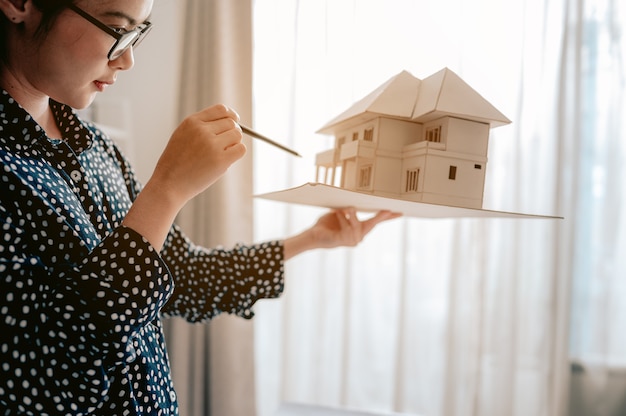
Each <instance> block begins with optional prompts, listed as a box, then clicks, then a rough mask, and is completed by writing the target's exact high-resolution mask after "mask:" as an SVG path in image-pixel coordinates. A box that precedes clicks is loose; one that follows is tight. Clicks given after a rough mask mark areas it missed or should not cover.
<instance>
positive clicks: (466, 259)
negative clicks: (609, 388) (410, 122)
mask: <svg viewBox="0 0 626 416" xmlns="http://www.w3.org/2000/svg"><path fill="white" fill-rule="evenodd" d="M486 11H488V12H486ZM295 22H297V25H296V24H295ZM620 28H621V29H620ZM625 29H626V19H625V18H624V6H623V5H622V4H621V3H620V2H619V1H615V0H594V1H588V0H524V1H520V2H515V3H504V2H501V1H498V0H479V1H478V2H471V3H468V2H463V1H460V0H444V1H436V2H435V1H414V0H411V1H407V0H386V1H376V0H359V1H353V0H332V1H330V0H328V1H320V0H299V1H297V2H294V1H292V0H283V1H280V0H256V1H255V42H256V47H255V121H256V123H257V125H258V126H260V127H259V128H261V129H263V131H269V132H277V134H280V135H282V137H285V138H286V139H288V140H291V141H292V142H291V144H292V145H293V146H295V147H296V148H300V149H301V150H303V151H302V153H304V154H305V162H307V163H295V162H293V161H291V160H285V161H283V160H282V159H281V160H280V161H278V159H277V158H276V157H274V156H273V154H271V153H269V152H266V151H265V149H260V148H259V149H257V152H256V159H255V164H256V167H255V188H256V191H255V192H263V191H269V190H276V189H282V188H286V187H291V186H297V185H300V184H302V183H304V182H309V181H312V180H314V178H315V177H314V174H315V173H314V164H315V161H314V159H313V155H314V154H315V153H316V152H319V151H321V150H325V149H328V148H329V147H330V146H332V141H331V140H330V139H329V138H325V137H322V136H317V135H315V133H314V132H315V131H316V130H317V129H318V128H319V127H321V126H322V125H323V124H324V123H325V122H326V121H328V120H330V119H332V118H333V117H335V116H336V115H337V114H339V113H340V112H341V111H343V110H344V109H346V108H347V107H348V106H350V105H351V104H352V103H353V102H355V101H356V100H358V99H360V98H362V97H363V96H365V95H366V94H367V93H369V92H371V91H372V90H373V89H374V88H375V87H377V86H379V85H380V84H381V83H382V82H384V81H386V80H387V79H388V78H389V77H391V76H392V75H395V74H396V73H398V72H399V71H401V70H403V69H407V70H409V71H411V72H412V73H414V74H415V75H416V76H418V77H425V76H428V75H430V74H432V73H434V72H435V71H437V70H439V69H441V68H442V67H449V68H450V69H452V70H454V71H455V72H457V73H458V74H459V75H460V76H461V77H462V78H463V79H465V80H466V81H467V82H468V83H469V84H470V85H472V86H473V87H474V88H475V89H476V90H477V91H479V93H481V95H483V96H484V97H485V98H487V99H488V100H490V101H491V102H492V103H493V104H494V105H495V106H496V107H498V108H499V109H500V110H501V111H502V112H503V113H504V114H506V115H507V116H508V117H509V118H510V119H512V120H513V123H512V124H511V125H510V126H505V127H499V128H497V129H494V130H492V135H491V139H490V145H489V163H488V167H487V169H488V170H487V172H488V174H487V178H488V179H487V183H486V186H485V198H484V206H485V207H486V208H490V209H500V210H509V211H518V212H529V213H539V214H542V213H543V214H557V215H563V216H564V217H565V219H564V220H560V221H543V220H537V221H535V220H530V221H527V220H472V219H463V220H436V221H428V220H418V219H400V220H396V221H395V222H392V223H388V224H384V225H382V226H381V227H379V228H377V229H375V230H374V232H373V234H372V235H370V236H368V238H367V239H366V241H364V243H363V244H362V245H361V246H359V247H357V248H354V249H346V250H338V251H334V252H332V253H328V252H319V253H311V254H307V255H305V256H303V257H302V258H298V259H294V260H293V261H292V262H290V264H289V265H288V269H287V273H288V282H287V285H288V286H287V290H286V293H285V296H284V299H282V300H281V301H278V302H276V303H271V304H270V303H268V304H263V305H259V306H260V307H259V309H258V311H257V317H256V318H255V319H256V339H255V342H256V345H257V347H256V355H257V361H256V365H257V368H258V370H257V378H258V381H257V385H258V389H259V395H258V401H259V414H260V415H261V416H270V415H272V412H273V409H275V408H276V406H277V405H278V403H280V402H282V401H301V402H308V403H317V404H325V405H329V406H342V407H358V408H364V409H369V410H382V411H391V410H394V411H401V412H407V413H411V414H419V415H429V416H430V415H436V416H440V415H442V416H443V415H445V416H465V415H468V416H478V415H494V416H496V415H497V416H500V415H509V416H516V415H519V416H521V415H524V416H525V415H536V416H542V415H543V416H562V415H566V414H570V413H568V412H570V411H572V409H569V410H568V406H569V397H568V396H569V389H570V358H571V357H570V355H572V356H574V357H580V358H581V359H583V361H585V360H586V361H589V360H591V359H592V358H593V357H594V356H595V357H599V358H600V359H599V362H598V360H596V363H597V364H598V365H600V366H601V368H603V369H605V370H606V369H607V368H608V367H607V366H606V364H607V362H608V361H610V360H616V361H619V360H624V358H626V356H625V355H624V354H623V351H624V350H626V348H623V346H624V342H625V341H626V337H624V336H622V335H621V334H623V333H624V332H623V331H621V330H620V329H619V328H620V326H619V325H620V324H623V322H624V316H626V314H625V311H624V308H623V307H620V306H619V305H621V304H623V302H621V303H620V302H617V299H619V298H623V295H625V294H626V292H625V290H624V286H625V285H624V284H623V281H624V279H623V273H624V271H625V270H626V269H625V265H624V261H623V258H624V256H619V255H617V254H618V253H623V252H624V249H625V248H626V247H624V241H625V236H626V234H625V230H624V223H625V221H624V212H626V210H624V196H623V195H624V193H623V184H624V178H625V177H626V176H625V172H624V168H623V166H624V165H625V164H624V162H625V154H624V147H625V146H624V140H623V138H624V120H625V117H624V73H625V72H624V66H623V62H624V60H623V57H624V40H623V33H624V32H625V31H626V30H625ZM308 155H311V156H308ZM270 166H271V167H272V168H271V169H270V168H269V167H270ZM255 207H256V212H257V213H258V215H260V216H265V215H270V213H275V214H280V216H279V219H277V221H276V222H275V223H273V224H269V223H262V224H257V225H256V233H257V236H258V237H260V238H263V237H264V236H266V235H267V236H269V235H273V234H275V233H276V232H277V231H276V230H281V231H283V232H290V231H294V230H297V229H299V228H301V227H303V226H304V224H305V222H304V221H305V219H309V218H310V215H312V214H313V213H317V212H318V211H316V210H314V209H311V208H303V207H294V206H280V205H278V206H277V205H276V203H270V202H264V201H258V202H256V203H255ZM570 306H571V308H572V309H571V311H573V313H571V311H570ZM570 318H571V319H572V320H570ZM570 322H571V323H572V327H571V328H572V330H571V331H570ZM620 346H621V352H619V351H620V350H619V348H620ZM570 351H571V352H570ZM622 362H623V361H622ZM606 374H608V373H605V375H606ZM604 379H605V380H608V378H606V377H605V378H604ZM574 394H576V393H574ZM613 399H615V396H613ZM596 406H597V402H596ZM590 411H598V409H595V410H590ZM572 414H573V413H572Z"/></svg>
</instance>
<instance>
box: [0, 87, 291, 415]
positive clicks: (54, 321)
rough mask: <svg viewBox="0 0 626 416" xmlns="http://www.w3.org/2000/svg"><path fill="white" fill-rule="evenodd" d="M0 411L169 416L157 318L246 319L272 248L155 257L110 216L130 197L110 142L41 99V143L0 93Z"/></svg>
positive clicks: (189, 247) (175, 247) (128, 178)
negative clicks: (48, 117) (53, 125)
mask: <svg viewBox="0 0 626 416" xmlns="http://www.w3.org/2000/svg"><path fill="white" fill-rule="evenodd" d="M0 92H1V94H0V166H1V171H0V227H2V242H0V414H29V415H86V414H90V415H107V416H110V415H176V414H178V406H177V403H176V394H175V392H174V388H173V386H172V381H171V378H170V371H169V363H168V358H167V353H166V351H165V344H164V336H163V330H162V324H161V320H160V318H161V316H162V315H165V316H181V317H184V318H185V319H187V320H188V321H190V322H203V321H206V320H209V319H211V318H212V317H214V316H216V315H218V314H220V313H224V312H226V313H232V314H237V315H239V316H241V317H244V318H251V317H252V315H253V313H252V309H251V308H252V305H253V304H254V303H255V302H256V300H258V299H261V298H271V297H276V296H279V295H280V293H281V292H282V290H283V257H282V256H283V254H282V253H283V249H282V244H281V242H279V241H274V242H267V243H263V244H258V245H253V246H243V245H238V246H236V247H235V248H233V249H232V250H225V249H222V248H217V249H213V250H209V249H206V248H203V247H199V246H196V245H194V244H192V243H191V241H189V239H188V238H187V237H186V236H185V235H184V234H183V233H182V232H181V231H180V229H179V228H178V227H176V226H173V227H172V229H171V231H170V234H169V236H168V238H167V241H166V243H165V245H164V248H163V250H162V251H161V253H160V254H159V253H157V252H155V250H154V249H153V248H152V246H150V245H149V244H148V242H147V241H146V240H145V239H144V238H143V237H142V236H141V235H139V234H137V233H136V232H134V231H133V230H131V229H129V228H126V227H123V226H121V225H120V224H121V221H122V219H123V218H124V215H125V214H126V212H127V211H128V209H129V207H130V205H131V204H132V201H133V200H134V198H135V197H136V196H137V194H138V193H139V191H140V189H141V188H140V185H139V184H138V183H137V181H136V180H135V177H134V174H133V171H132V169H131V168H130V167H129V165H128V163H127V161H126V160H125V159H124V158H123V156H122V155H121V154H120V152H119V150H118V149H117V148H116V147H115V146H114V145H113V143H112V142H111V141H110V140H109V139H108V138H107V137H105V136H104V135H103V134H102V133H101V132H100V131H98V130H97V129H96V128H95V127H94V126H93V125H90V124H84V123H83V122H81V121H80V120H79V119H78V117H76V115H75V114H74V113H73V112H72V110H71V109H70V108H68V107H67V106H64V105H61V104H58V103H55V102H51V108H52V109H53V111H54V113H55V117H56V118H57V121H58V123H59V126H60V128H61V131H62V132H64V137H65V138H66V140H51V139H48V138H47V137H46V136H45V134H44V133H43V131H42V129H41V128H40V127H39V126H38V125H37V123H35V122H34V120H32V118H31V117H30V116H29V115H28V114H27V113H26V112H25V111H24V110H23V109H22V108H21V107H20V106H19V105H18V104H17V103H16V102H15V101H14V100H13V99H12V98H11V97H10V96H9V95H8V94H7V93H6V92H5V91H2V90H0Z"/></svg>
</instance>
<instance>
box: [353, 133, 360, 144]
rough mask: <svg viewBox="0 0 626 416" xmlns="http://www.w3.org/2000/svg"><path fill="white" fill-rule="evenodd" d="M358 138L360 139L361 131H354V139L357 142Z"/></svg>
mask: <svg viewBox="0 0 626 416" xmlns="http://www.w3.org/2000/svg"><path fill="white" fill-rule="evenodd" d="M357 140H359V132H358V131H355V132H354V133H352V141H353V142H356V141H357Z"/></svg>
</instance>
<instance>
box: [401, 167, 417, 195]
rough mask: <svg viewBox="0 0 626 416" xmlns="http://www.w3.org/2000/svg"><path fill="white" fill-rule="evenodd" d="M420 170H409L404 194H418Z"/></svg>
mask: <svg viewBox="0 0 626 416" xmlns="http://www.w3.org/2000/svg"><path fill="white" fill-rule="evenodd" d="M419 178H420V170H419V169H417V168H416V169H409V170H407V171H406V184H405V186H404V192H417V184H418V183H419Z"/></svg>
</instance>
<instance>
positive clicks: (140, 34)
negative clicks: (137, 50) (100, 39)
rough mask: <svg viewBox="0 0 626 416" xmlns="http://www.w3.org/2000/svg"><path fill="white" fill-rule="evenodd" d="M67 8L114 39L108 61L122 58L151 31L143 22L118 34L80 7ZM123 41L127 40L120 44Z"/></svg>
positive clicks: (149, 26)
mask: <svg viewBox="0 0 626 416" xmlns="http://www.w3.org/2000/svg"><path fill="white" fill-rule="evenodd" d="M68 8H69V9H70V10H72V11H73V12H76V13H77V14H78V15H80V16H81V17H82V18H84V19H85V20H87V21H89V22H90V23H92V24H93V25H95V26H97V27H98V28H99V29H101V30H102V31H103V32H105V33H107V34H108V35H110V36H112V37H113V38H114V39H115V43H114V44H113V46H111V49H110V50H109V53H108V54H107V58H108V59H109V61H113V60H115V59H117V58H119V57H120V56H122V55H123V54H124V52H126V51H127V50H128V48H130V47H136V46H137V45H139V43H140V42H141V41H142V40H143V38H145V37H146V35H147V34H148V32H150V29H152V23H151V22H145V23H143V24H141V25H139V26H137V27H136V28H134V29H133V30H129V31H127V32H124V33H120V32H118V31H116V30H115V29H113V28H112V27H110V26H108V25H105V24H104V23H102V22H101V21H100V20H98V19H96V18H95V17H93V16H92V15H90V14H89V13H87V12H86V11H84V10H83V9H81V8H80V7H78V6H76V5H75V4H73V3H71V4H70V5H69V6H68ZM124 39H127V41H126V42H121V41H122V40H124ZM120 45H122V47H120ZM118 48H119V49H118Z"/></svg>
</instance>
